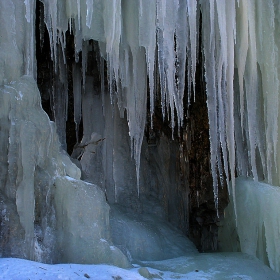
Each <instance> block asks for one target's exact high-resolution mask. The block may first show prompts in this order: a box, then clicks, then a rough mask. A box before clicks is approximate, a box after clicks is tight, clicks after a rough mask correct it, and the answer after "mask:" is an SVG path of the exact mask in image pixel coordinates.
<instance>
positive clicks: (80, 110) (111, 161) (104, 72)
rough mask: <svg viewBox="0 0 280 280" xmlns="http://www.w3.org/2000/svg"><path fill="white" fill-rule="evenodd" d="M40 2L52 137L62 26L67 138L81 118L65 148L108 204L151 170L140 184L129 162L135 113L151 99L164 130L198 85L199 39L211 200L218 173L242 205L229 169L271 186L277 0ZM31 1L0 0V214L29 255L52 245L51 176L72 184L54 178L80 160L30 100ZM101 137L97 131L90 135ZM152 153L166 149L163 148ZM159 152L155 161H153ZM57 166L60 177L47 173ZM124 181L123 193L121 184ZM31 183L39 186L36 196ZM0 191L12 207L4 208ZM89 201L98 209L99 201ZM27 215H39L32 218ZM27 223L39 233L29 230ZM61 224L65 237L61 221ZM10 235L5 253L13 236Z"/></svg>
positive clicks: (180, 117) (137, 131)
mask: <svg viewBox="0 0 280 280" xmlns="http://www.w3.org/2000/svg"><path fill="white" fill-rule="evenodd" d="M41 2H42V3H43V4H44V22H45V25H46V28H47V31H48V35H49V41H50V45H51V57H52V60H53V64H54V66H53V67H54V74H53V75H54V81H55V83H54V85H53V87H52V100H53V103H52V105H53V108H52V109H53V113H54V118H55V123H56V128H57V132H58V134H59V140H60V142H61V144H62V146H63V147H64V148H65V147H66V136H65V135H66V134H65V128H66V120H67V109H68V76H67V73H68V72H67V67H68V66H67V63H66V54H65V51H66V44H67V42H66V33H67V31H68V30H69V31H70V33H71V34H72V35H73V36H74V48H75V63H73V65H71V67H72V74H73V77H72V80H73V89H74V121H75V123H76V135H77V136H76V138H77V139H78V129H79V124H80V122H81V118H83V126H84V135H83V140H82V143H80V144H79V145H78V144H77V146H76V148H77V149H76V150H74V152H76V153H77V159H79V160H80V163H79V164H80V165H81V168H82V171H83V173H84V175H85V176H87V177H88V178H87V179H91V181H94V180H96V181H98V183H99V184H100V185H101V188H102V189H103V190H104V191H105V192H106V194H107V195H108V197H107V198H108V200H109V201H110V202H112V201H114V202H120V200H121V199H122V200H125V195H128V193H129V192H133V190H132V188H135V187H136V185H137V186H138V196H141V187H143V186H142V185H141V184H143V182H147V181H148V180H149V179H150V178H151V177H149V178H148V179H147V178H146V181H145V180H143V181H142V182H141V178H144V177H145V176H142V177H141V174H143V173H144V171H143V170H141V168H140V161H141V160H142V159H143V158H144V159H146V160H147V158H148V157H147V156H146V155H143V154H142V153H141V150H142V149H143V145H144V144H143V137H144V129H145V125H146V117H147V114H149V115H150V117H151V120H152V115H153V113H154V109H155V101H156V100H158V99H159V100H160V103H161V110H162V116H163V118H164V119H167V120H168V121H169V122H170V124H171V128H172V131H174V129H175V127H176V125H177V126H178V130H179V129H180V127H181V126H183V125H184V119H185V117H186V112H184V109H185V108H186V107H187V106H185V105H184V102H183V98H184V95H185V94H187V95H188V96H187V97H188V98H187V100H188V101H189V102H191V100H192V99H195V94H199V92H196V91H195V86H196V83H195V79H196V65H197V63H198V61H197V57H198V46H199V43H201V46H202V47H201V48H202V52H203V64H204V70H205V81H206V90H207V105H208V116H209V124H210V131H209V136H210V143H211V169H212V175H213V189H214V196H215V202H216V206H218V186H219V185H220V184H223V180H224V178H225V180H226V182H227V185H228V187H230V185H231V186H232V200H233V201H234V205H235V212H236V214H237V217H238V212H239V209H238V207H241V206H238V205H239V204H238V202H237V200H236V199H235V198H236V197H237V196H236V195H235V177H236V175H243V176H250V177H252V178H254V180H256V181H257V180H265V181H266V182H267V183H270V184H274V185H279V183H280V177H279V176H280V175H279V173H278V169H279V165H280V152H279V144H278V137H279V136H278V107H279V93H278V92H279V55H278V53H279V52H278V49H279V47H280V46H279V44H280V41H279V36H277V35H278V32H279V28H280V27H279V23H280V22H279V18H280V14H279V13H280V9H279V8H280V7H279V5H280V4H279V1H278V0H267V1H262V0H242V1H238V0H237V1H235V0H230V1H222V0H209V1H206V0H198V1H195V0H188V1H185V0H173V1H169V0H152V1H148V0H138V1H131V0H122V1H121V0H67V1H66V0H61V1H57V0H41ZM35 4H36V2H35V0H25V1H20V0H7V1H1V2H0V19H1V30H0V85H1V89H0V91H1V96H0V98H1V103H0V104H1V134H0V136H1V149H2V155H3V156H2V157H1V166H2V170H3V172H2V174H3V175H1V181H2V185H1V192H2V194H3V196H5V201H4V200H3V202H1V203H2V206H3V205H5V207H6V208H5V207H4V206H3V207H2V208H3V209H2V208H1V209H2V210H3V211H4V212H3V211H2V216H3V217H4V218H5V219H8V218H7V215H6V214H5V211H6V210H5V209H9V211H10V212H9V213H10V214H9V215H10V216H9V217H10V218H11V219H15V220H16V219H18V220H19V223H18V224H21V225H22V228H21V231H20V234H21V235H22V239H23V240H24V241H25V243H24V244H25V245H24V246H27V249H26V250H25V252H26V253H25V254H26V257H27V258H30V259H34V254H35V252H34V250H33V248H34V247H36V248H38V250H37V253H38V252H40V250H41V249H42V248H43V246H48V244H49V242H50V243H51V244H53V243H52V241H51V240H49V239H48V238H47V236H48V234H49V226H50V228H52V226H53V225H52V223H53V222H54V221H53V220H52V216H53V213H54V212H53V211H54V210H53V209H52V207H50V206H51V205H52V204H49V199H51V198H52V195H53V191H54V190H53V184H54V180H57V183H58V185H61V187H62V185H63V186H64V184H65V185H69V186H70V187H71V188H72V187H73V184H72V181H71V180H68V179H66V177H65V176H66V175H68V176H70V177H72V178H75V179H77V180H78V179H79V178H80V174H79V172H80V170H79V169H78V168H77V167H76V166H75V165H74V164H72V163H71V161H70V159H69V158H68V157H67V156H66V155H65V154H64V153H63V152H62V151H60V150H59V144H58V139H57V138H56V136H57V135H56V132H55V131H54V126H53V124H51V123H50V122H49V120H48V118H47V116H46V115H45V114H44V113H43V111H42V109H41V107H40V104H39V103H40V100H39V97H38V95H39V93H38V89H37V87H36V85H35V81H34V78H35V79H36V73H35V72H36V71H35V70H36V62H35V53H34V52H35V36H34V34H35V16H34V15H35ZM37 4H38V3H37ZM41 32H43V27H42V26H41ZM200 35H201V37H200ZM41 38H43V36H41ZM93 41H94V42H93ZM200 41H201V42H200ZM92 42H93V43H92ZM94 48H96V50H95V51H96V52H98V54H99V56H98V67H99V71H100V80H101V93H100V94H95V93H96V89H95V88H94V81H93V77H92V76H90V75H88V67H87V66H88V60H89V59H90V54H91V53H92V52H93V50H94ZM105 66H106V67H107V68H106V69H105ZM106 77H107V81H105V78H106ZM185 81H186V82H185ZM107 85H108V89H107ZM185 88H186V89H185ZM107 91H108V92H109V94H106V92H107ZM148 97H149V100H148ZM148 104H149V106H150V107H149V108H148V109H149V110H148V112H147V105H148ZM27 108H28V109H27ZM100 116H102V117H100ZM151 125H152V121H151ZM116 131H118V133H117V132H116ZM120 132H121V133H123V134H125V133H126V134H127V135H129V137H130V139H129V141H130V143H129V144H130V145H129V146H130V147H131V148H130V150H128V149H127V148H126V146H127V143H126V141H127V138H126V137H121V136H122V135H121V133H120ZM93 133H96V134H93ZM104 138H105V139H106V141H104V144H102V145H101V142H102V139H104ZM100 141H101V142H100ZM165 147H171V145H169V144H166V146H165ZM79 149H80V150H79ZM159 149H160V148H159ZM162 152H163V153H166V155H167V156H169V157H170V158H172V156H173V155H172V148H170V150H168V151H167V150H166V149H165V150H164V151H162ZM130 154H131V156H132V158H133V160H135V164H134V162H132V161H133V160H132V159H131V157H130ZM93 155H95V157H93ZM73 156H74V155H73ZM104 158H105V159H106V160H103V159H104ZM161 159H162V158H161V157H159V159H158V162H160V163H162V162H161ZM93 160H95V164H92V161H93ZM162 165H164V164H163V163H162ZM166 165H168V164H166ZM132 167H133V168H132ZM169 167H170V170H171V171H170V173H169V174H168V175H170V174H172V173H174V170H173V169H172V168H174V169H175V167H173V166H171V164H170V166H168V168H169ZM91 168H92V169H91ZM132 169H133V170H132ZM127 174H129V175H127ZM95 175H97V176H99V177H96V176H95ZM60 176H62V178H63V179H61V180H60V179H58V178H60ZM164 176H167V175H165V174H164V175H163V177H164ZM54 178H56V179H54ZM172 178H173V177H172ZM144 179H145V178H144ZM230 181H231V182H232V183H231V184H230V183H229V182H230ZM42 182H43V184H44V185H41V184H42ZM77 184H78V185H80V187H81V189H83V188H84V187H85V185H84V183H81V182H80V181H79V183H77ZM151 184H152V183H151ZM127 185H128V188H129V191H124V189H125V188H126V187H127ZM40 187H42V188H43V189H44V192H43V193H44V194H45V196H43V198H42V197H41V195H40V191H39V190H40ZM70 187H69V188H70ZM92 188H94V187H93V185H92ZM229 189H230V188H229ZM48 190H49V191H48ZM61 191H62V190H61ZM92 191H93V190H91V191H89V197H91V196H90V194H92V193H91V192H92ZM170 192H171V191H170ZM55 193H56V192H55ZM121 194H124V195H121ZM67 195H68V194H67ZM67 195H66V194H65V197H67ZM69 195H70V191H69ZM36 196H37V197H36ZM60 196H61V197H62V199H63V197H64V194H61V193H60V190H59V191H57V197H60ZM70 196H71V195H70ZM6 198H7V199H6ZM57 199H58V198H57ZM101 199H103V200H104V197H103V198H100V200H101ZM9 200H12V201H14V202H15V205H16V206H12V205H10V206H7V205H8V204H9V203H8V202H9ZM100 200H99V201H100ZM235 200H236V201H235ZM37 202H38V203H39V204H43V205H45V206H44V207H43V209H44V211H45V212H44V213H40V211H41V210H39V209H37V208H36V207H38V205H37V204H36V203H37ZM5 203H6V204H7V205H6V204H5ZM66 204H67V203H66ZM68 204H69V203H68ZM68 204H67V205H68ZM58 205H64V204H63V203H58V204H57V206H56V207H57V208H58ZM67 205H66V206H65V209H67V207H69V205H68V206H67ZM53 206H54V205H53ZM275 207H276V206H275ZM100 209H103V211H104V212H106V211H107V209H106V202H104V203H103V204H102V206H101V208H100ZM38 211H39V212H38ZM61 211H62V213H63V211H64V210H61ZM256 211H257V210H256ZM273 211H275V210H273ZM12 213H14V214H15V213H17V214H18V215H16V214H15V215H13V214H12ZM36 213H37V214H36ZM58 213H60V212H59V211H58V210H57V215H58V216H62V215H61V213H60V214H58ZM107 214H108V213H107ZM36 215H37V216H38V217H37V218H38V219H39V217H41V216H42V217H45V218H44V220H36ZM174 216H175V214H174ZM86 218H87V219H90V218H88V217H86ZM34 219H35V220H36V221H37V222H38V223H39V224H38V225H36V226H35V225H34ZM97 219H99V217H97ZM237 221H238V220H237ZM274 222H275V221H274ZM105 224H106V223H105ZM237 224H238V222H237ZM51 225H52V226H51ZM68 225H69V228H70V229H71V227H73V224H71V221H69V224H68ZM103 226H106V225H104V224H103ZM100 227H102V226H100ZM15 230H16V229H15ZM63 230H64V229H61V232H62V231H63ZM34 232H36V234H37V235H36V236H37V237H38V238H37V239H35V240H34V238H33V237H34ZM76 233H77V232H76ZM53 234H54V233H52V234H50V236H53ZM64 234H65V235H70V233H69V232H67V231H66V230H65V232H64ZM42 236H45V237H46V238H44V242H46V244H39V243H40V242H39V241H40V238H42ZM39 237H40V238H39ZM74 237H75V236H74ZM74 237H73V238H74ZM76 238H77V239H75V240H79V237H77V236H76ZM270 238H272V239H273V238H274V237H270ZM61 239H63V237H61ZM69 239H70V238H69ZM36 240H37V241H36ZM36 242H37V243H36ZM75 242H76V241H75ZM77 242H78V241H77ZM82 242H83V241H81V243H82ZM11 243H12V244H13V246H14V250H15V251H16V250H17V249H16V247H17V243H16V242H14V243H13V242H11ZM38 244H39V245H38ZM99 245H100V244H98V246H99ZM82 246H85V245H84V244H83V245H82ZM100 246H101V245H100ZM30 248H31V249H30ZM70 248H71V247H70V246H69V249H70ZM106 249H108V248H107V247H106ZM73 250H76V249H73ZM267 253H268V259H269V260H273V261H271V262H270V265H271V266H273V267H274V268H275V269H276V270H277V269H279V268H278V265H277V261H278V259H279V257H278V255H277V256H276V257H275V258H274V257H273V254H274V252H273V251H272V250H271V249H268V250H267ZM120 254H121V253H120ZM39 255H40V254H39ZM69 255H70V253H69V252H68V253H66V254H65V259H66V260H70V259H68V257H67V256H69ZM274 259H276V260H275V261H274Z"/></svg>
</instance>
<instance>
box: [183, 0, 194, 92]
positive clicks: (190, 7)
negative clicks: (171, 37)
mask: <svg viewBox="0 0 280 280" xmlns="http://www.w3.org/2000/svg"><path fill="white" fill-rule="evenodd" d="M196 8H197V1H196V0H188V1H187V9H188V22H189V32H190V46H191V51H190V53H191V63H190V64H191V77H192V84H193V90H194V95H195V72H196V53H197V30H196V27H197V16H196ZM179 20H180V19H179ZM189 87H191V85H190V84H189Z"/></svg>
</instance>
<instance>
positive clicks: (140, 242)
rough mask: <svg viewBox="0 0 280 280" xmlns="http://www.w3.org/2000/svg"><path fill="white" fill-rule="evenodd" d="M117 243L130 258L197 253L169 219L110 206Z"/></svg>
mask: <svg viewBox="0 0 280 280" xmlns="http://www.w3.org/2000/svg"><path fill="white" fill-rule="evenodd" d="M110 226H111V232H112V238H113V242H114V244H115V245H116V246H117V247H119V248H120V249H121V250H122V251H123V253H124V254H126V255H127V256H128V258H130V259H131V260H151V261H152V260H163V259H170V258H175V257H179V256H183V255H189V254H193V253H197V249H196V248H195V246H194V244H193V243H192V242H191V241H190V240H189V239H187V238H186V237H185V236H184V235H183V234H182V233H181V232H180V231H179V230H177V229H175V228H174V227H172V226H171V225H170V224H169V223H168V222H166V221H164V220H163V219H160V218H159V217H156V216H155V215H152V214H141V215H139V214H136V213H133V212H132V211H130V212H129V211H128V210H125V209H124V208H121V207H119V206H117V205H113V206H111V213H110Z"/></svg>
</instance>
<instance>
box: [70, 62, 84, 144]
mask: <svg viewBox="0 0 280 280" xmlns="http://www.w3.org/2000/svg"><path fill="white" fill-rule="evenodd" d="M72 78H73V95H74V122H75V124H76V141H77V143H78V141H79V126H80V121H81V115H82V112H81V109H82V108H81V106H82V104H81V103H82V91H81V80H82V77H81V69H80V67H79V66H78V65H77V64H76V63H74V64H73V66H72Z"/></svg>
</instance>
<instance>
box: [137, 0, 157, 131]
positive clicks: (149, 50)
mask: <svg viewBox="0 0 280 280" xmlns="http://www.w3.org/2000/svg"><path fill="white" fill-rule="evenodd" d="M139 3H140V4H139V5H140V8H139V45H140V46H143V47H144V48H145V49H146V63H147V73H148V77H149V89H150V118H151V127H153V113H154V87H155V86H154V79H155V77H154V70H155V69H154V68H155V51H156V2H155V1H149V0H140V2H139Z"/></svg>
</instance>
